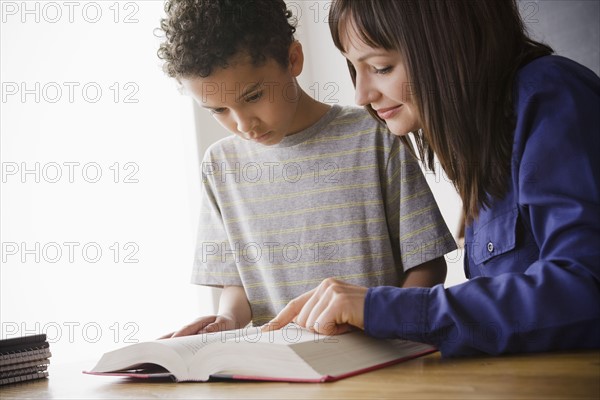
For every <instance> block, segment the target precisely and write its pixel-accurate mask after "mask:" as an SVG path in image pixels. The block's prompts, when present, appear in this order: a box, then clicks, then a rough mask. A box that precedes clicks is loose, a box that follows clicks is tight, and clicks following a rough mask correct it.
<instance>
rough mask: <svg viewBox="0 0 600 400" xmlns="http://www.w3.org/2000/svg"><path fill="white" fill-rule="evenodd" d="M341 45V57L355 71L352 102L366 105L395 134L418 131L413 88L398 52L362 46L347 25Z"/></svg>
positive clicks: (400, 134) (354, 32)
mask: <svg viewBox="0 0 600 400" xmlns="http://www.w3.org/2000/svg"><path fill="white" fill-rule="evenodd" d="M343 42H344V43H343V45H344V48H345V49H346V52H345V53H343V55H344V57H346V59H347V60H348V61H350V63H352V65H353V66H354V69H355V70H356V98H355V100H356V103H357V104H358V105H360V106H366V105H369V104H370V105H371V107H372V108H373V109H374V110H375V111H376V112H377V114H378V115H379V117H380V118H381V119H383V120H385V122H386V124H387V126H388V128H389V129H390V131H391V132H392V133H393V134H395V135H398V136H402V135H406V134H407V133H409V132H414V131H416V130H418V129H419V128H420V127H421V126H420V123H419V118H418V116H417V115H418V114H417V112H416V109H415V106H414V105H413V96H412V88H413V85H412V84H411V82H410V81H409V80H408V75H407V73H406V69H405V68H404V63H403V62H402V58H401V57H400V53H399V52H397V51H389V50H385V49H382V48H376V47H370V46H368V45H366V44H365V43H364V42H363V41H362V39H361V38H360V37H359V36H358V34H357V33H356V30H355V28H354V27H353V25H352V24H348V29H347V32H346V36H345V39H344V40H343Z"/></svg>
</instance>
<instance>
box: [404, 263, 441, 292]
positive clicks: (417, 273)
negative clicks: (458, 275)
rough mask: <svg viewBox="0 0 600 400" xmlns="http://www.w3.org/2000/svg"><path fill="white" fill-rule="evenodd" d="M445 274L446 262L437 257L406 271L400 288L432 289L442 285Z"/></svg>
mask: <svg viewBox="0 0 600 400" xmlns="http://www.w3.org/2000/svg"><path fill="white" fill-rule="evenodd" d="M446 272H447V266H446V260H445V259H444V257H439V258H436V259H434V260H431V261H427V262H425V263H423V264H421V265H419V266H416V267H413V268H411V269H409V270H408V271H406V272H405V278H404V282H402V286H401V287H403V288H407V287H432V286H435V285H437V284H439V283H444V281H445V280H446Z"/></svg>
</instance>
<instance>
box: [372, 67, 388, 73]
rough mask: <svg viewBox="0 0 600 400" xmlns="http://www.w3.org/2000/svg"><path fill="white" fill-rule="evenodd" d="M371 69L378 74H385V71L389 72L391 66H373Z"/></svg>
mask: <svg viewBox="0 0 600 400" xmlns="http://www.w3.org/2000/svg"><path fill="white" fill-rule="evenodd" d="M373 69H374V70H375V73H376V74H380V75H385V74H387V73H389V72H390V71H391V70H392V67H391V66H389V67H384V68H375V67H373Z"/></svg>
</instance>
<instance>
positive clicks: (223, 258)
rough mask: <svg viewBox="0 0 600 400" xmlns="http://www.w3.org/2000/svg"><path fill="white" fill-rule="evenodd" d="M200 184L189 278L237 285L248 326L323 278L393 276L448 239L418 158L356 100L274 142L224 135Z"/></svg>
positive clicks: (394, 280) (389, 280)
mask: <svg viewBox="0 0 600 400" xmlns="http://www.w3.org/2000/svg"><path fill="white" fill-rule="evenodd" d="M202 186H203V190H202V210H201V215H200V224H199V232H198V243H197V250H196V257H195V263H194V268H193V274H192V283H195V284H200V285H209V286H218V287H222V286H229V285H237V286H243V287H244V289H245V291H246V294H247V296H248V300H249V302H250V306H251V309H252V322H253V324H254V325H261V324H263V323H265V322H268V321H269V320H270V319H271V318H273V317H274V316H275V315H276V314H277V313H278V312H279V311H280V310H281V309H282V308H283V306H285V305H286V304H287V302H289V301H290V300H291V299H293V298H294V297H296V296H298V295H300V294H302V293H304V292H306V291H309V290H311V289H312V288H314V287H315V286H317V285H318V284H319V283H320V282H321V281H322V280H323V279H325V278H327V277H335V278H338V279H341V280H344V281H347V282H349V283H353V284H357V285H362V286H368V287H370V286H379V285H394V286H397V285H399V284H401V282H402V279H403V273H404V271H406V270H408V269H410V268H412V267H415V266H417V265H419V264H422V263H424V262H426V261H429V260H432V259H435V258H438V257H441V256H443V255H444V254H446V253H448V252H450V251H452V250H454V249H455V248H456V245H455V242H454V239H453V237H452V235H451V234H450V232H449V231H448V228H447V227H446V224H445V223H444V220H443V219H442V216H441V214H440V211H439V209H438V207H437V204H436V202H435V200H434V198H433V195H432V194H431V191H430V189H429V186H428V185H427V182H426V181H425V178H424V176H423V173H422V172H421V169H420V167H419V165H418V163H417V161H416V160H415V159H414V157H413V156H412V155H411V154H410V153H409V152H408V150H407V149H406V148H405V146H404V145H403V144H402V143H401V142H400V140H399V139H398V138H397V137H395V136H393V135H392V134H390V133H389V131H388V130H387V128H386V127H385V126H383V125H381V124H379V123H378V122H377V121H375V120H374V119H373V118H372V117H371V116H370V115H369V114H368V113H367V112H366V111H364V110H363V109H359V108H354V107H340V106H333V107H332V108H331V109H330V110H329V111H328V112H327V113H326V114H325V115H324V116H323V117H322V118H321V119H320V120H319V121H318V122H317V123H316V124H315V125H313V126H311V127H310V128H308V129H306V130H304V131H302V132H299V133H296V134H294V135H291V136H287V137H285V138H284V139H283V141H281V142H280V143H279V144H277V145H274V146H262V145H260V144H256V143H254V142H251V141H246V140H243V139H241V138H239V137H237V136H230V137H227V138H224V139H222V140H220V141H218V142H217V143H215V144H214V145H212V146H211V147H210V148H209V149H208V151H207V153H206V155H205V157H204V160H203V163H202Z"/></svg>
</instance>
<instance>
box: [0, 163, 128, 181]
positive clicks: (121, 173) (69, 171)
mask: <svg viewBox="0 0 600 400" xmlns="http://www.w3.org/2000/svg"><path fill="white" fill-rule="evenodd" d="M139 170H140V167H139V165H138V164H137V163H135V162H132V161H128V162H125V163H120V162H114V163H112V164H110V165H104V166H103V165H101V164H100V163H97V162H94V161H90V162H79V161H62V162H55V161H52V162H46V163H40V162H14V161H7V162H3V163H2V183H59V182H62V183H78V182H85V183H98V182H100V181H101V180H103V179H104V180H105V181H111V182H113V183H139V179H138V178H137V174H138V172H139Z"/></svg>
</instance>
